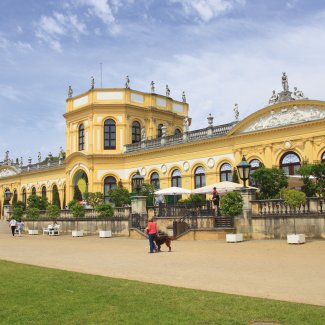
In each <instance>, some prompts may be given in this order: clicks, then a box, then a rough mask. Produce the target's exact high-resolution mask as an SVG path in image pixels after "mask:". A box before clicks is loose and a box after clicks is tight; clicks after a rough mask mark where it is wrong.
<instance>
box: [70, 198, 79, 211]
mask: <svg viewBox="0 0 325 325" xmlns="http://www.w3.org/2000/svg"><path fill="white" fill-rule="evenodd" d="M77 203H79V201H78V200H75V199H73V200H71V201H70V202H69V203H68V209H69V210H71V207H72V206H74V205H75V204H77Z"/></svg>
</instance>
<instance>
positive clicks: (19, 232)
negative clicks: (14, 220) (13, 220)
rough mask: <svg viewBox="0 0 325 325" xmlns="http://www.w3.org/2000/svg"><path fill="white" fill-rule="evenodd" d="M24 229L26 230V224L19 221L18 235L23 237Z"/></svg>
mask: <svg viewBox="0 0 325 325" xmlns="http://www.w3.org/2000/svg"><path fill="white" fill-rule="evenodd" d="M23 228H24V222H23V221H22V220H19V221H18V234H19V236H21V234H22V232H23Z"/></svg>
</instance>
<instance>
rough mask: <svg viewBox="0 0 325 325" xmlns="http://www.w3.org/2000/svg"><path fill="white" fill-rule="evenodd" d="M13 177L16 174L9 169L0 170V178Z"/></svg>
mask: <svg viewBox="0 0 325 325" xmlns="http://www.w3.org/2000/svg"><path fill="white" fill-rule="evenodd" d="M14 175H17V173H16V172H15V171H14V170H12V169H11V168H3V169H1V170H0V178H2V177H8V176H14Z"/></svg>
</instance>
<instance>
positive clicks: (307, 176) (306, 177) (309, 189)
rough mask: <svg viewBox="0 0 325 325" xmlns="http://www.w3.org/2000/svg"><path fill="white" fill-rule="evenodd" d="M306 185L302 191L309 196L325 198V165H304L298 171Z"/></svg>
mask: <svg viewBox="0 0 325 325" xmlns="http://www.w3.org/2000/svg"><path fill="white" fill-rule="evenodd" d="M298 173H299V174H300V175H301V176H302V180H303V183H304V185H303V186H302V191H303V192H304V193H306V195H307V196H316V195H318V196H325V164H324V163H320V164H304V165H302V166H301V168H300V169H299V170H298Z"/></svg>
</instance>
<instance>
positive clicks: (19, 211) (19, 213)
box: [12, 207, 24, 220]
mask: <svg viewBox="0 0 325 325" xmlns="http://www.w3.org/2000/svg"><path fill="white" fill-rule="evenodd" d="M23 213H24V211H23V209H22V208H21V207H14V209H13V211H12V216H13V218H15V219H16V220H21V218H22V216H23Z"/></svg>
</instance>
